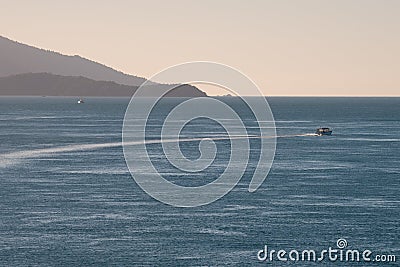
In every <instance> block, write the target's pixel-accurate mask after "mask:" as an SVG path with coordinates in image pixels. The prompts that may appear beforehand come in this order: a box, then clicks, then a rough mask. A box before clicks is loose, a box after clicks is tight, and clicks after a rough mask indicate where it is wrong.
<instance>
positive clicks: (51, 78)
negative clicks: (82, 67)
mask: <svg viewBox="0 0 400 267" xmlns="http://www.w3.org/2000/svg"><path fill="white" fill-rule="evenodd" d="M137 88H138V87H137V86H129V85H121V84H118V83H115V82H111V81H95V80H92V79H89V78H86V77H82V76H61V75H55V74H51V73H26V74H17V75H11V76H7V77H0V95H26V96H105V97H107V96H120V97H130V96H132V94H133V93H134V92H135V91H136V90H137ZM163 89H165V85H150V86H147V88H146V92H148V94H146V96H149V97H151V96H154V95H155V94H154V93H155V91H156V90H163ZM166 96H167V97H199V96H206V94H205V93H203V92H202V91H200V90H198V89H197V88H196V87H194V86H191V85H181V86H178V87H177V88H175V89H173V90H172V91H170V92H169V93H168V94H166Z"/></svg>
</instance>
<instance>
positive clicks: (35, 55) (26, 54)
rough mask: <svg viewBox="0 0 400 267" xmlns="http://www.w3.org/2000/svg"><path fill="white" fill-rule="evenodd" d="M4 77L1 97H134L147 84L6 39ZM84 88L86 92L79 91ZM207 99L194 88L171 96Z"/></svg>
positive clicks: (0, 71)
mask: <svg viewBox="0 0 400 267" xmlns="http://www.w3.org/2000/svg"><path fill="white" fill-rule="evenodd" d="M51 74H52V75H51ZM0 77H3V78H2V79H1V84H0V95H25V94H29V95H42V94H43V95H64V94H68V95H71V94H74V95H75V94H77V95H82V96H83V95H88V96H122V95H123V96H130V95H131V94H132V92H133V91H134V90H135V88H137V87H138V86H139V85H140V84H142V83H143V82H144V81H146V79H145V78H142V77H137V76H133V75H128V74H125V73H122V72H120V71H117V70H115V69H112V68H110V67H107V66H105V65H103V64H100V63H97V62H94V61H91V60H89V59H85V58H83V57H80V56H78V55H75V56H67V55H62V54H60V53H57V52H53V51H49V50H44V49H40V48H36V47H33V46H29V45H26V44H22V43H19V42H16V41H12V40H10V39H8V38H5V37H2V36H0ZM74 77H75V78H74ZM85 78H86V79H85ZM19 79H21V80H19ZM46 79H49V80H46ZM56 81H57V84H56ZM96 82H97V83H96ZM23 86H26V87H23ZM35 86H36V87H35ZM80 86H81V87H82V88H80V89H79V87H80ZM150 87H152V88H151V89H152V90H153V91H154V90H162V89H163V88H165V87H164V86H163V85H158V84H156V83H152V86H149V89H150ZM96 88H97V91H96ZM10 90H15V91H14V92H11V91H10ZM51 90H54V91H51ZM58 90H60V91H58ZM128 92H130V93H128ZM149 94H150V95H151V93H150V92H149ZM205 95H206V94H205V93H204V92H202V91H200V90H199V89H198V88H196V87H194V86H190V85H183V86H180V87H179V88H177V89H176V90H174V91H173V92H171V93H169V94H167V96H181V97H192V96H193V97H194V96H205Z"/></svg>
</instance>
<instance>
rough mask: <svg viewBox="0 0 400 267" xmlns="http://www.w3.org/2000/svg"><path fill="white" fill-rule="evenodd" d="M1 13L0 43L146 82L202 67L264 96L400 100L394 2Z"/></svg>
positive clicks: (122, 6)
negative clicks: (190, 65) (213, 66)
mask: <svg viewBox="0 0 400 267" xmlns="http://www.w3.org/2000/svg"><path fill="white" fill-rule="evenodd" d="M0 6H1V16H0V35H3V36H5V37H8V38H11V39H14V40H17V41H20V42H23V43H27V44H31V45H34V46H37V47H41V48H45V49H50V50H54V51H58V52H61V53H65V54H69V55H74V54H79V55H81V56H83V57H87V58H89V59H92V60H95V61H98V62H101V63H103V64H106V65H108V66H111V67H113V68H116V69H118V70H121V71H123V72H126V73H129V74H134V75H139V76H144V77H149V76H152V75H153V74H155V73H156V72H158V71H160V70H162V69H164V68H166V67H168V66H171V65H175V64H178V63H182V62H186V61H196V60H201V61H204V60H206V61H216V62H220V63H224V64H227V65H230V66H232V67H235V68H237V69H239V70H241V71H242V72H243V73H245V74H246V75H248V76H249V77H250V78H252V79H253V80H254V81H255V82H256V83H257V84H258V85H259V87H260V88H261V89H262V91H263V93H264V94H265V95H354V96H361V95H388V96H393V95H397V96H400V1H397V0H374V1H371V0H335V1H331V0H292V1H286V0H275V1H266V0H260V1H244V0H243V1H233V0H230V1H224V0H201V1H200V0H199V1H191V0H185V1H184V0H182V1H177V0H169V1H161V0H160V1H147V0H146V1H145V0H142V1H99V0H97V1H94V0H93V1H91V0H87V1H82V0H81V1H74V0H69V1H54V0H52V1H50V0H36V1H18V0H15V1H10V0H7V1H3V0H0ZM0 52H1V51H0ZM208 93H211V94H212V93H220V92H219V91H214V90H212V89H211V90H209V91H208Z"/></svg>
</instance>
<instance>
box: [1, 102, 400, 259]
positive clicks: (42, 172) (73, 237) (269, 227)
mask: <svg viewBox="0 0 400 267" xmlns="http://www.w3.org/2000/svg"><path fill="white" fill-rule="evenodd" d="M222 100H223V101H225V102H226V103H228V104H229V105H231V106H232V107H233V108H235V107H236V110H237V111H238V112H239V113H240V116H241V118H242V119H243V121H244V122H245V125H246V127H247V129H248V132H249V134H250V135H257V134H259V130H258V129H257V128H258V126H259V124H258V123H257V121H255V119H254V116H252V115H251V113H250V112H248V110H247V109H246V107H243V105H242V103H240V101H238V100H237V99H236V98H224V99H222ZM144 101H145V100H144ZM181 101H184V100H182V99H174V98H171V99H166V100H164V101H163V102H162V103H160V104H159V108H158V110H156V111H155V113H154V114H153V116H152V117H151V118H149V122H148V125H147V128H146V129H147V130H148V133H149V135H148V139H149V140H157V138H158V135H159V133H160V129H161V128H162V123H163V119H164V118H165V116H166V114H167V113H168V112H169V111H170V110H171V109H172V108H173V107H174V106H176V105H177V104H178V103H180V102H181ZM268 101H269V104H270V106H271V109H272V112H273V114H274V117H275V123H276V127H277V136H278V138H277V148H276V155H275V160H274V163H273V166H272V168H271V171H270V173H269V175H268V177H267V179H266V180H265V181H264V183H263V185H262V186H261V187H260V188H259V189H258V190H257V191H256V192H254V193H249V192H248V190H247V188H248V184H249V182H250V180H251V176H252V174H253V172H254V169H255V167H256V166H257V160H258V157H257V150H259V147H260V146H259V142H260V140H257V139H254V140H252V141H251V142H252V144H251V145H252V151H251V157H250V161H249V163H248V168H247V169H246V172H245V175H244V176H243V177H242V179H241V180H240V182H239V184H238V186H236V187H235V188H234V189H233V190H232V191H231V192H230V193H228V194H227V195H226V196H224V197H223V198H221V199H220V200H218V201H216V202H214V203H211V204H209V205H206V206H202V207H197V208H176V207H171V206H168V205H165V204H163V203H160V202H158V201H157V200H155V199H153V198H151V197H150V196H149V195H147V194H146V193H145V192H144V191H143V190H142V189H141V188H140V187H139V186H138V185H137V184H136V183H135V181H134V180H133V179H132V177H131V175H130V173H129V170H128V168H127V166H126V163H125V159H124V156H123V150H122V147H121V145H120V142H121V131H122V124H123V119H124V113H125V109H126V107H127V104H128V102H129V99H124V98H103V99H102V98H87V99H85V104H80V105H79V104H76V99H74V98H56V97H31V98H29V97H28V98H27V97H1V98H0V265H1V266H88V265H93V266H109V265H114V266H217V265H237V266H254V265H258V264H259V265H264V266H265V265H268V264H270V265H274V266H282V264H290V265H293V266H320V265H321V266H344V265H346V266H352V265H355V266H365V263H348V262H346V263H340V262H331V261H329V260H327V259H325V260H324V261H322V262H306V261H301V262H288V263H282V262H277V261H276V262H268V261H266V262H261V261H260V260H259V259H258V258H257V253H258V251H260V250H262V249H263V248H264V246H265V245H267V246H268V248H270V249H275V250H280V249H282V250H286V251H290V250H293V249H297V250H299V251H301V250H305V249H314V250H316V251H321V250H323V249H328V247H332V248H337V247H336V241H337V240H338V239H340V238H341V239H346V241H347V244H348V248H352V249H359V250H365V249H369V250H371V251H373V253H374V254H393V255H397V261H400V241H399V238H400V235H399V234H400V227H399V221H400V198H399V196H400V167H399V166H400V153H399V152H400V98H278V97H273V98H268ZM318 127H330V128H332V129H333V135H332V136H330V137H316V136H313V135H312V134H313V133H314V132H315V129H316V128H318ZM225 134H226V132H224V129H223V128H222V127H221V126H220V125H218V124H217V123H215V122H212V121H209V120H199V121H195V122H193V123H192V124H190V125H188V126H187V127H186V128H185V129H184V131H182V136H183V138H203V137H209V138H213V137H218V136H224V135H225ZM279 136H282V137H279ZM284 136H286V137H284ZM198 142H199V141H193V142H184V143H183V144H182V147H181V149H182V153H183V154H184V155H185V156H187V157H188V158H192V159H195V158H197V157H199V149H198ZM216 144H217V148H218V154H217V157H216V159H215V161H214V162H213V164H212V165H211V166H210V167H209V168H208V169H207V170H205V171H204V172H201V173H185V172H182V171H179V170H177V169H176V168H174V167H173V166H171V164H169V163H168V160H167V159H166V158H165V156H163V153H162V146H161V144H160V143H157V142H155V143H154V144H149V145H148V146H147V147H148V151H149V155H150V157H151V159H152V161H153V163H154V166H155V168H156V169H157V170H158V171H159V172H160V173H162V175H163V176H164V177H165V178H166V179H167V180H170V181H172V182H174V183H176V184H180V185H184V186H199V185H202V184H207V183H209V182H211V181H213V180H214V179H216V178H217V177H218V176H219V175H220V174H221V173H222V172H223V170H224V166H225V165H226V163H227V162H228V161H229V152H230V151H229V140H220V141H216ZM396 264H398V262H397V263H387V264H386V265H388V266H389V265H392V266H395V265H396Z"/></svg>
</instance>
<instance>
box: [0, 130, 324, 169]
mask: <svg viewBox="0 0 400 267" xmlns="http://www.w3.org/2000/svg"><path fill="white" fill-rule="evenodd" d="M302 136H317V135H316V134H296V135H277V136H257V135H246V136H242V135H236V136H227V137H214V138H208V139H212V140H214V141H218V140H230V139H243V138H247V139H271V138H289V137H302ZM203 139H204V137H202V138H186V139H163V140H147V141H144V142H143V141H137V142H128V143H125V144H124V145H127V146H134V145H140V144H161V143H168V142H194V141H201V140H203ZM120 146H122V142H110V143H100V144H74V145H67V146H62V147H51V148H43V149H32V150H23V151H17V152H11V153H5V154H0V168H7V167H10V166H13V165H16V164H19V163H21V162H22V161H23V160H26V159H33V158H40V157H45V156H49V155H52V154H58V153H68V152H78V151H89V150H97V149H104V148H112V147H120Z"/></svg>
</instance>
